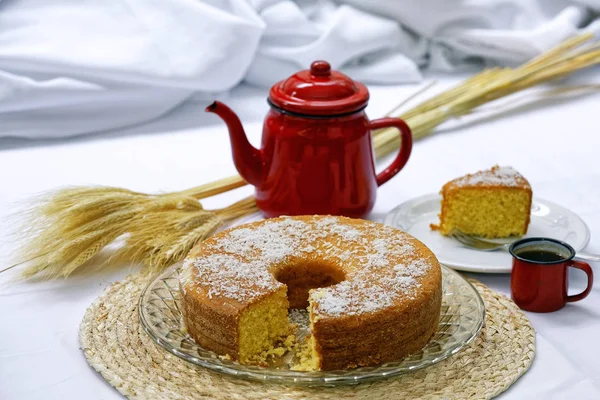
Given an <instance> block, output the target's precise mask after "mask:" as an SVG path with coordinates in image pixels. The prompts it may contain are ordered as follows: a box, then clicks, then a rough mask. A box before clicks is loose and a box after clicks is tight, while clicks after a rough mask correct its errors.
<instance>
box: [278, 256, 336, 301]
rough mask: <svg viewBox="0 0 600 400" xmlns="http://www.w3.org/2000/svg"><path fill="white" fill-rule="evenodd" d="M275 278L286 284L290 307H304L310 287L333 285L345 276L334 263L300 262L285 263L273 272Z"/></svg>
mask: <svg viewBox="0 0 600 400" xmlns="http://www.w3.org/2000/svg"><path fill="white" fill-rule="evenodd" d="M275 279H277V280H278V281H279V282H281V283H283V284H285V285H286V286H287V297H288V301H289V303H290V308H306V307H308V291H309V290H310V289H315V288H320V287H326V286H332V285H335V284H337V283H340V282H342V281H343V280H344V279H346V276H345V275H344V272H343V271H342V269H341V268H339V267H337V266H335V265H330V264H322V263H302V264H292V265H286V266H285V267H283V268H281V269H280V270H278V271H277V272H276V273H275Z"/></svg>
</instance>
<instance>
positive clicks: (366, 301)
mask: <svg viewBox="0 0 600 400" xmlns="http://www.w3.org/2000/svg"><path fill="white" fill-rule="evenodd" d="M342 221H344V220H343V219H339V218H336V217H319V218H315V219H314V220H311V219H306V220H300V219H294V218H289V217H283V218H276V219H271V220H266V221H264V222H261V223H258V224H253V225H250V226H248V227H240V228H237V229H233V230H231V231H227V232H223V233H222V234H219V235H218V237H216V238H213V239H209V240H207V241H206V242H204V243H203V244H202V245H201V246H203V250H206V251H203V252H202V253H203V254H206V255H203V256H198V257H193V258H188V259H186V261H185V262H184V266H183V272H182V275H181V278H180V279H181V284H182V287H183V290H187V288H188V286H192V287H195V288H198V287H202V288H204V289H203V290H205V291H206V293H207V295H208V296H209V297H211V298H213V297H215V296H219V297H222V298H228V299H232V300H238V301H247V300H252V299H255V298H257V297H259V296H262V295H264V294H265V293H266V292H271V291H272V290H277V289H279V288H281V286H282V285H283V284H282V283H280V282H278V281H277V280H276V279H275V278H274V277H273V273H272V271H273V270H272V268H273V266H276V265H280V264H281V263H283V262H286V261H287V260H289V259H290V258H292V257H300V258H302V257H303V254H306V257H309V256H315V257H317V258H318V259H320V260H323V262H327V263H333V264H335V265H340V266H343V265H345V264H347V263H353V265H358V266H360V268H350V269H349V270H348V271H349V272H347V273H346V279H345V280H344V281H342V282H340V283H338V284H336V285H333V286H329V287H325V288H320V289H314V290H313V291H312V292H311V304H312V306H313V312H314V313H315V314H316V315H317V316H320V315H330V316H336V315H342V314H344V315H353V314H359V313H365V312H373V311H377V310H381V309H382V308H386V307H388V306H390V305H392V304H393V303H394V302H395V301H397V300H398V299H400V298H413V297H414V296H415V295H416V293H417V290H418V288H419V287H420V283H419V282H420V279H419V278H420V277H422V276H423V275H425V274H426V273H427V272H428V271H429V269H430V268H431V263H430V262H429V261H427V260H425V259H422V258H420V257H419V255H418V253H417V252H416V250H415V248H414V247H413V245H412V244H411V238H410V236H408V235H407V234H405V233H403V232H401V231H399V230H396V229H393V228H391V227H388V226H384V225H381V224H376V223H372V222H368V221H363V222H361V223H360V224H358V225H354V224H350V223H344V222H342ZM347 221H351V220H347ZM373 238H374V239H373ZM189 284H192V285H189Z"/></svg>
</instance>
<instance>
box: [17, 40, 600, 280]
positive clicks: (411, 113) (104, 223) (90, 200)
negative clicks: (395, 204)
mask: <svg viewBox="0 0 600 400" xmlns="http://www.w3.org/2000/svg"><path fill="white" fill-rule="evenodd" d="M592 37H593V36H592V35H591V34H586V35H581V36H577V37H574V38H571V39H568V40H566V41H565V42H563V43H562V44H560V45H558V46H557V47H555V48H553V49H551V50H549V51H547V52H545V53H543V54H541V55H539V56H538V57H536V58H534V59H532V60H531V61H529V62H527V63H525V64H523V65H522V66H520V67H518V68H514V69H512V68H493V69H488V70H484V71H482V72H481V73H479V74H477V75H475V76H473V77H472V78H470V79H467V80H466V81H464V82H463V83H461V84H459V85H457V86H456V87H454V88H452V89H450V90H447V91H445V92H443V93H441V94H438V95H436V96H434V97H432V98H430V99H428V100H427V101H425V102H423V103H421V104H419V105H417V106H416V107H414V108H412V109H410V110H408V111H406V112H404V113H401V114H400V115H396V116H397V117H399V118H402V119H404V120H405V121H406V122H407V123H408V125H409V126H410V127H411V130H412V132H413V137H414V139H420V138H422V137H425V136H427V135H429V134H431V133H432V132H433V131H434V129H435V128H436V127H438V126H439V125H440V124H442V123H443V122H445V121H447V120H449V119H452V118H456V117H460V116H463V115H467V114H470V113H473V112H474V111H475V110H477V109H478V108H479V107H480V106H481V105H483V104H486V103H489V102H491V101H494V100H497V99H500V98H502V97H506V96H509V95H512V94H514V93H517V92H520V91H523V90H525V89H528V88H531V87H533V86H536V85H540V84H542V83H546V82H551V81H555V80H557V79H561V78H564V77H566V76H568V75H570V74H572V73H574V72H576V71H579V70H581V69H584V68H588V67H590V66H592V65H597V64H599V63H600V46H599V45H598V44H594V43H592V44H590V41H591V39H592ZM428 88H429V87H425V88H424V89H422V90H420V91H419V92H417V93H415V94H414V95H413V96H411V97H409V98H408V99H406V100H405V101H404V102H402V103H401V105H400V106H397V107H395V108H394V110H393V111H392V113H395V112H396V110H397V109H398V108H400V107H402V106H404V105H405V104H406V103H407V102H409V101H411V100H413V99H414V98H415V97H416V96H418V95H421V94H422V92H423V91H425V90H427V89H428ZM583 89H587V90H591V89H598V87H597V86H593V85H588V86H585V87H583V88H582V87H577V88H572V89H569V88H566V89H565V88H561V89H558V90H557V89H554V90H550V91H548V95H562V94H564V93H568V92H571V91H572V92H575V91H581V90H583ZM373 146H374V150H375V154H376V156H377V158H380V157H382V156H384V155H386V154H388V153H390V152H392V151H396V150H397V149H398V146H399V135H398V133H397V131H395V130H394V129H383V130H379V131H376V132H374V134H373ZM245 184H246V183H245V182H244V180H243V179H242V178H241V177H240V176H232V177H228V178H225V179H221V180H218V181H215V182H211V183H208V184H205V185H202V186H198V187H194V188H191V189H187V190H183V191H179V192H173V193H165V194H159V195H150V194H145V193H139V192H133V191H130V190H127V189H120V188H113V187H75V188H66V189H61V190H58V191H56V192H53V193H51V194H49V195H44V196H41V197H38V198H35V199H33V200H32V202H31V205H30V207H29V209H28V211H26V212H25V214H24V215H23V218H22V219H23V221H24V223H23V224H22V228H21V230H20V236H21V239H22V240H23V241H24V242H25V245H24V246H23V247H22V248H21V249H20V251H19V252H18V260H19V261H20V263H18V264H16V265H20V264H22V263H25V264H27V265H28V266H27V268H26V269H25V270H24V272H23V276H24V277H32V276H39V275H41V276H43V277H45V278H55V277H64V276H68V275H69V274H71V273H72V272H73V271H75V270H77V269H79V268H81V267H82V266H84V265H86V263H87V262H88V261H89V260H90V259H92V258H93V257H94V256H95V255H97V254H98V253H99V252H100V251H101V250H102V249H104V248H105V247H106V246H107V245H109V244H110V243H113V242H114V241H115V240H116V239H118V238H122V239H123V240H124V245H123V246H121V248H120V249H118V250H117V251H116V252H115V253H114V254H113V255H112V257H110V258H109V259H108V262H114V261H117V260H118V261H127V262H133V263H141V264H143V265H144V266H146V267H147V268H148V269H149V270H151V271H158V270H161V269H163V268H165V267H166V266H168V265H170V264H172V263H174V262H177V261H179V260H181V259H182V258H183V257H185V255H186V254H187V253H188V251H189V250H190V249H191V248H192V247H193V246H194V245H195V244H196V243H198V242H199V241H201V240H204V239H205V238H207V237H208V236H209V235H211V234H212V233H213V232H214V231H215V230H216V229H217V228H218V227H220V226H222V225H223V224H225V223H228V222H231V221H233V220H235V219H237V218H240V217H243V216H246V215H250V214H252V213H254V212H256V211H257V207H256V202H255V199H254V198H253V197H248V198H245V199H243V200H241V201H238V202H236V203H234V204H232V205H230V206H228V207H225V208H222V209H217V210H205V209H203V208H202V205H201V204H200V202H199V201H198V200H200V199H204V198H206V197H210V196H214V195H216V194H220V193H224V192H227V191H229V190H233V189H235V188H238V187H241V186H244V185H245ZM12 267H14V266H12ZM12 267H9V268H12Z"/></svg>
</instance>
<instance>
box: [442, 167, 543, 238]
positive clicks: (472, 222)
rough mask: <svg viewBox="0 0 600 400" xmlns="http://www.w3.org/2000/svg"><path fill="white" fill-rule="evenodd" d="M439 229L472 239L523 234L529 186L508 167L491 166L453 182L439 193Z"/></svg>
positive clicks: (528, 211)
mask: <svg viewBox="0 0 600 400" xmlns="http://www.w3.org/2000/svg"><path fill="white" fill-rule="evenodd" d="M441 195H442V206H441V213H440V215H439V217H440V224H439V226H436V225H432V226H431V227H432V229H439V231H440V232H441V233H442V234H443V235H449V234H450V232H452V230H453V229H456V230H459V231H461V232H463V233H466V234H468V235H473V236H481V237H485V238H504V237H511V236H522V235H524V234H525V233H526V232H527V227H528V226H529V217H530V209H531V197H532V192H531V186H530V185H529V182H527V180H526V179H525V178H524V177H523V175H521V174H520V173H519V172H517V171H516V170H515V169H513V168H511V167H499V166H495V167H493V168H491V169H489V170H485V171H479V172H477V173H475V174H469V175H466V176H463V177H461V178H457V179H454V180H452V181H450V182H448V183H446V184H445V185H444V187H443V188H442V191H441Z"/></svg>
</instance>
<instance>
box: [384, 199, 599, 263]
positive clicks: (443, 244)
mask: <svg viewBox="0 0 600 400" xmlns="http://www.w3.org/2000/svg"><path fill="white" fill-rule="evenodd" d="M440 200H441V197H440V196H439V195H437V194H430V195H425V196H421V197H417V198H414V199H412V200H409V201H407V202H405V203H402V204H400V205H399V206H398V207H396V208H394V209H393V210H392V211H390V212H389V213H388V214H387V216H386V218H385V221H384V222H385V223H386V224H387V225H390V226H393V227H395V228H399V229H402V230H403V231H405V232H408V233H410V234H411V235H412V236H414V237H416V238H417V239H419V240H420V241H422V242H423V243H425V245H427V247H429V248H430V249H431V250H432V251H433V252H434V253H435V255H436V256H437V258H438V260H440V262H441V263H442V264H445V265H447V266H449V267H451V268H454V269H457V270H461V271H469V272H484V273H510V271H511V263H512V261H511V256H510V254H508V252H506V251H502V250H498V251H492V252H484V251H479V250H473V249H469V248H466V247H463V246H462V245H461V244H460V243H458V242H456V241H455V240H453V239H450V238H447V237H445V236H443V235H441V234H440V233H439V232H437V231H432V230H431V228H430V227H429V224H431V223H436V224H437V223H438V222H439V218H438V214H439V212H440ZM525 237H549V238H554V239H558V240H562V241H565V242H567V243H569V244H570V245H571V246H573V248H574V249H575V250H576V251H579V250H582V249H583V248H584V247H585V246H586V245H587V243H588V242H589V240H590V231H589V229H588V227H587V225H586V224H585V222H583V220H582V219H581V218H580V217H579V216H578V215H577V214H575V213H574V212H572V211H570V210H567V209H566V208H564V207H562V206H559V205H558V204H555V203H552V202H550V201H547V200H543V199H540V198H536V197H535V196H534V197H533V202H532V205H531V223H530V224H529V229H528V230H527V234H526V235H525ZM512 240H515V239H512ZM499 242H500V243H506V242H507V241H506V240H505V241H500V240H499Z"/></svg>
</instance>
